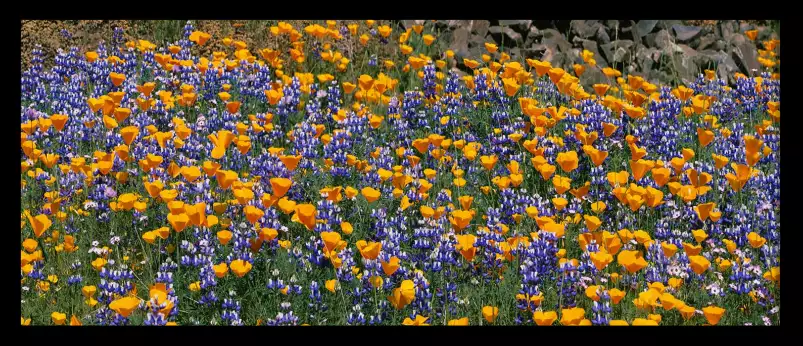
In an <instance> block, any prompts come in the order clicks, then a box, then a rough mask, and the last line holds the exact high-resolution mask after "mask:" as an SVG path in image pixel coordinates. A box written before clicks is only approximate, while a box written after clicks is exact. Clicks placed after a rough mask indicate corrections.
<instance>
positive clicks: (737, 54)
mask: <svg viewBox="0 0 803 346" xmlns="http://www.w3.org/2000/svg"><path fill="white" fill-rule="evenodd" d="M730 43H731V46H732V50H731V51H732V54H731V56H732V57H733V60H734V61H735V62H736V65H737V66H739V69H741V71H742V73H744V74H745V75H747V76H754V75H757V74H758V71H760V70H761V65H760V64H759V62H758V50H757V49H756V45H755V44H753V42H752V41H750V40H748V39H747V38H746V37H744V35H742V34H733V35H732V36H731V42H730Z"/></svg>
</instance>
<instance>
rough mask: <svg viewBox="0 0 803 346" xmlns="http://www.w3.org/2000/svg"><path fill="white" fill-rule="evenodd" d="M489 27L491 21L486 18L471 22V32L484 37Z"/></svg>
mask: <svg viewBox="0 0 803 346" xmlns="http://www.w3.org/2000/svg"><path fill="white" fill-rule="evenodd" d="M490 27H491V22H489V21H487V20H475V21H473V23H471V33H472V34H475V35H479V36H480V37H485V35H487V34H488V28H490Z"/></svg>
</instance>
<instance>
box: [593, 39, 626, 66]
mask: <svg viewBox="0 0 803 346" xmlns="http://www.w3.org/2000/svg"><path fill="white" fill-rule="evenodd" d="M633 44H634V43H633V41H631V40H616V41H611V42H610V43H606V44H603V45H600V48H601V50H602V53H603V54H605V59H606V60H607V61H608V62H609V63H613V62H622V61H624V60H622V59H629V58H630V54H629V52H630V47H633Z"/></svg>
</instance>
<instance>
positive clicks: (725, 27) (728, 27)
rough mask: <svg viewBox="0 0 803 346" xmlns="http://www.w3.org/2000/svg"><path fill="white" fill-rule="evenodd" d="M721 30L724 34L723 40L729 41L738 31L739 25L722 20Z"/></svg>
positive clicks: (731, 21) (720, 23) (720, 22)
mask: <svg viewBox="0 0 803 346" xmlns="http://www.w3.org/2000/svg"><path fill="white" fill-rule="evenodd" d="M719 30H720V32H721V33H722V38H724V39H725V40H726V41H728V40H730V38H731V36H733V34H735V33H736V32H737V31H738V25H737V24H736V21H733V20H721V21H719Z"/></svg>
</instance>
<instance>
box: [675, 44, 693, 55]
mask: <svg viewBox="0 0 803 346" xmlns="http://www.w3.org/2000/svg"><path fill="white" fill-rule="evenodd" d="M678 48H680V50H681V53H683V54H684V55H686V56H688V57H691V58H694V57H695V56H697V51H696V50H694V48H692V47H689V46H687V45H685V44H678Z"/></svg>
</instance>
